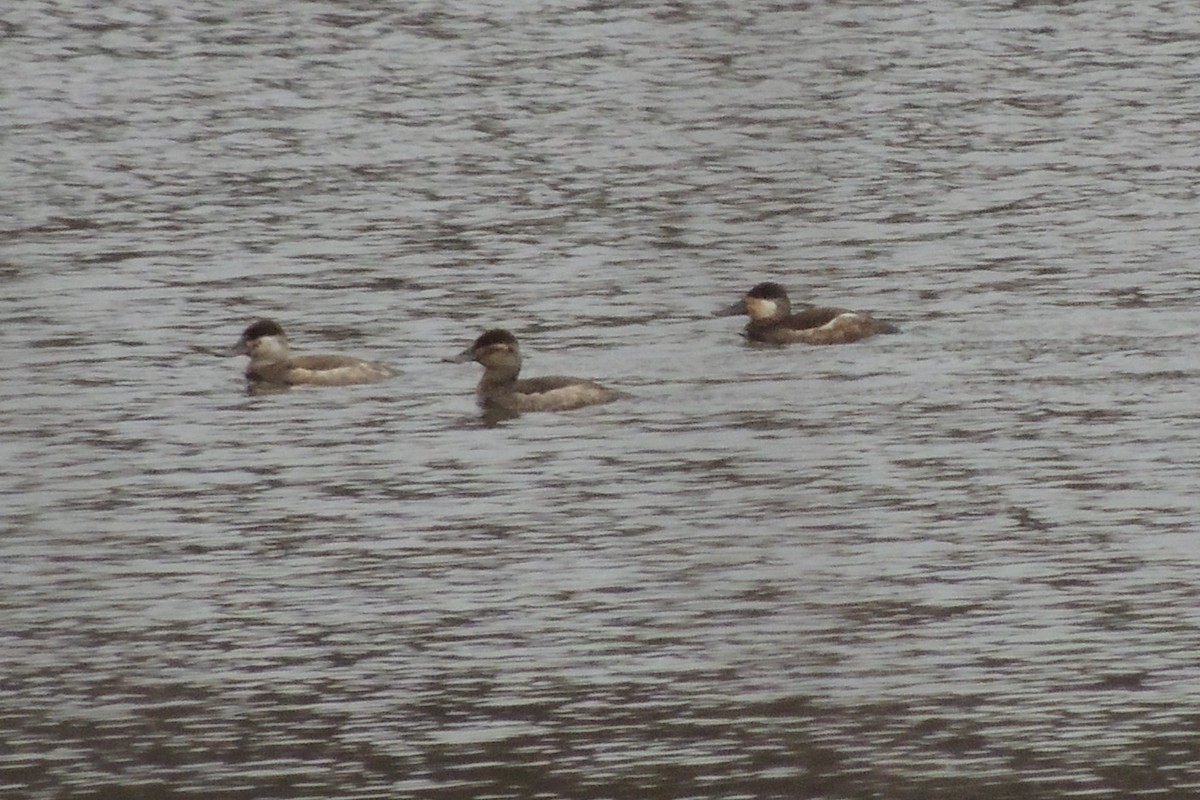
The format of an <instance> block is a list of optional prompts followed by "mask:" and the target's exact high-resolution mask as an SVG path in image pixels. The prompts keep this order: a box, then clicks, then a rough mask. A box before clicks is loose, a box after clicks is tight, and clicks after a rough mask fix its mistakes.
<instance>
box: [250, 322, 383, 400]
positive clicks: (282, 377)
mask: <svg viewBox="0 0 1200 800" xmlns="http://www.w3.org/2000/svg"><path fill="white" fill-rule="evenodd" d="M233 352H234V353H236V354H242V355H248V356H250V364H249V365H248V366H247V367H246V378H247V380H249V381H251V383H265V384H271V385H275V386H296V385H300V384H307V385H311V386H349V385H352V384H357V383H374V382H375V381H380V380H383V379H384V378H390V377H391V376H393V375H395V374H396V371H395V370H394V369H392V368H391V367H389V366H387V365H386V364H380V363H378V362H375V361H363V360H362V359H358V358H352V357H350V356H339V355H311V356H294V355H292V353H291V348H290V346H289V345H288V340H287V335H286V334H285V333H284V332H283V328H282V327H281V326H280V325H279V323H277V322H275V321H274V320H269V319H260V320H258V321H257V322H254V323H252V324H251V325H250V326H249V327H247V328H246V330H245V331H244V332H243V333H242V338H241V339H239V340H238V343H237V344H236V345H234V348H233Z"/></svg>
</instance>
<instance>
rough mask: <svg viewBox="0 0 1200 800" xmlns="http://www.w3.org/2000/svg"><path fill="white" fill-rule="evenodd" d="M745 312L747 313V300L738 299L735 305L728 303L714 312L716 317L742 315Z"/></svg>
mask: <svg viewBox="0 0 1200 800" xmlns="http://www.w3.org/2000/svg"><path fill="white" fill-rule="evenodd" d="M745 313H746V301H745V300H738V301H737V302H736V303H734V304H733V305H728V306H725V307H724V308H718V309H717V310H716V311H714V312H713V316H716V317H740V316H741V315H742V314H745Z"/></svg>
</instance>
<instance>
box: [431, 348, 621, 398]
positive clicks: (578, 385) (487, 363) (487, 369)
mask: <svg viewBox="0 0 1200 800" xmlns="http://www.w3.org/2000/svg"><path fill="white" fill-rule="evenodd" d="M446 360H447V361H454V362H458V363H462V362H464V361H478V362H479V363H480V364H482V365H483V378H482V379H481V380H480V381H479V386H478V388H477V389H476V398H477V399H478V401H479V405H480V407H482V408H483V409H484V411H485V412H489V411H490V412H493V413H497V412H498V413H499V414H500V415H508V416H512V415H515V414H518V413H520V412H522V411H570V410H571V409H574V408H582V407H584V406H594V405H599V404H600V403H608V402H611V401H613V400H616V399H617V398H618V397H620V396H621V393H620V392H617V391H615V390H613V389H609V388H607V387H604V386H601V385H600V384H598V383H596V382H594V381H589V380H584V379H583V378H565V377H560V376H552V377H547V378H524V379H520V380H518V378H517V376H518V375H519V374H520V372H521V348H520V346H519V345H518V344H517V337H515V336H513V335H512V334H511V333H509V332H508V331H504V330H498V329H497V330H490V331H487V332H486V333H484V334H483V335H481V336H480V337H479V338H478V339H476V340H475V342H474V344H472V345H471V346H470V347H468V348H467V349H466V350H463V351H462V352H461V353H459V354H458V355H457V356H453V357H451V358H447V359H446Z"/></svg>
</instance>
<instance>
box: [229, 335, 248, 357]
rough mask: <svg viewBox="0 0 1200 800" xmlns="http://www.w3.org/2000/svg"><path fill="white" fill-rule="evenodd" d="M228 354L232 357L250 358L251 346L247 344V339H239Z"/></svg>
mask: <svg viewBox="0 0 1200 800" xmlns="http://www.w3.org/2000/svg"><path fill="white" fill-rule="evenodd" d="M228 353H229V355H231V356H248V355H250V345H248V344H247V343H246V340H245V339H238V343H237V344H235V345H234V346H233V347H231V348H229V350H228Z"/></svg>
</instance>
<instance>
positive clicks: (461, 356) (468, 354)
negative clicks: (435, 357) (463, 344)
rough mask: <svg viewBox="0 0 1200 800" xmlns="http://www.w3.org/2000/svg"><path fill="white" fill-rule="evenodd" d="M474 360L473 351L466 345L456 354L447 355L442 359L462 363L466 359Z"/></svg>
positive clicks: (452, 362)
mask: <svg viewBox="0 0 1200 800" xmlns="http://www.w3.org/2000/svg"><path fill="white" fill-rule="evenodd" d="M474 360H475V351H474V350H472V349H471V348H470V347H468V348H467V349H466V350H463V351H462V352H461V353H459V354H458V355H456V356H447V357H446V358H443V359H442V361H449V362H450V363H451V364H463V363H466V362H467V361H474Z"/></svg>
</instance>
